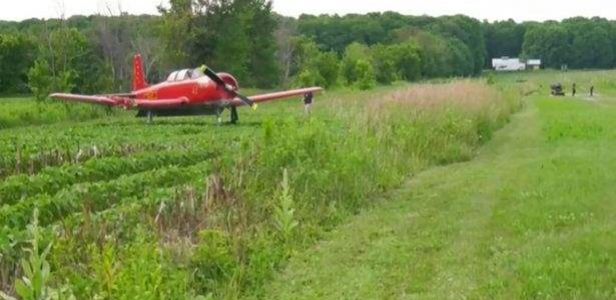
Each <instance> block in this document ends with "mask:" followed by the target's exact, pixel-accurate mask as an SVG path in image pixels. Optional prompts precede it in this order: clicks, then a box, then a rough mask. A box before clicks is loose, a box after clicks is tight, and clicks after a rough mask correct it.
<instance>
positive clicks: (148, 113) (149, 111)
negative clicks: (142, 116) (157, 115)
mask: <svg viewBox="0 0 616 300" xmlns="http://www.w3.org/2000/svg"><path fill="white" fill-rule="evenodd" d="M147 115H148V124H152V122H153V120H154V114H153V113H152V111H151V110H148V112H147Z"/></svg>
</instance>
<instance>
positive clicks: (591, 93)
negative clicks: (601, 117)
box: [590, 85, 595, 97]
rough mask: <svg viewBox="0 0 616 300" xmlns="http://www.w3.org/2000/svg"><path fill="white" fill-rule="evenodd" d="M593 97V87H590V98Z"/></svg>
mask: <svg viewBox="0 0 616 300" xmlns="http://www.w3.org/2000/svg"><path fill="white" fill-rule="evenodd" d="M594 95H595V86H594V85H593V86H591V87H590V96H591V97H593V96H594Z"/></svg>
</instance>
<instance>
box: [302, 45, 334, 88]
mask: <svg viewBox="0 0 616 300" xmlns="http://www.w3.org/2000/svg"><path fill="white" fill-rule="evenodd" d="M294 44H295V45H294V47H295V59H294V60H295V62H296V66H295V68H296V69H297V70H299V74H298V75H297V80H296V81H297V84H298V85H300V86H322V87H325V88H329V87H333V86H335V85H336V84H337V83H338V78H339V76H340V60H339V59H338V55H337V54H336V53H334V52H322V51H320V50H319V49H318V47H317V45H316V44H315V43H314V41H312V40H311V39H307V38H305V37H300V38H296V39H295V40H294Z"/></svg>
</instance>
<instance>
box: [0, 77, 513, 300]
mask: <svg viewBox="0 0 616 300" xmlns="http://www.w3.org/2000/svg"><path fill="white" fill-rule="evenodd" d="M377 98H378V100H377ZM319 101H322V104H320V105H319V106H317V111H315V112H314V115H313V116H312V117H311V118H306V117H304V116H303V114H302V112H301V111H299V110H298V109H297V103H279V104H277V105H273V106H271V107H267V108H265V109H264V111H262V112H261V114H259V116H258V118H259V119H261V118H265V121H264V122H263V123H262V124H258V123H257V124H256V125H252V123H250V120H251V119H252V118H256V117H251V116H246V117H247V121H246V123H242V124H245V125H244V126H239V127H224V126H223V127H216V128H214V127H212V125H208V123H203V122H200V121H198V120H197V119H193V118H187V119H178V120H168V121H161V123H159V124H157V125H156V126H147V125H144V124H142V123H139V122H138V121H129V120H127V119H122V118H118V119H111V120H109V121H107V122H103V123H93V124H90V123H82V124H81V126H80V127H79V128H80V129H78V130H74V129H67V128H66V127H63V126H60V125H50V126H42V127H41V128H40V130H38V131H36V130H35V131H30V132H29V134H28V135H24V134H23V130H24V129H23V128H16V129H10V130H4V131H2V133H0V139H2V143H3V145H4V144H5V143H7V144H11V145H16V144H17V145H18V144H22V142H23V141H25V140H28V141H29V142H30V143H33V144H34V145H36V144H37V143H38V142H40V143H41V144H44V141H46V140H47V139H48V138H52V139H54V137H48V136H47V135H48V134H50V133H52V134H55V135H59V136H64V135H66V134H67V133H69V132H70V135H68V136H66V137H64V139H65V140H66V143H67V145H80V144H81V146H79V147H75V146H72V147H70V149H73V150H71V151H70V153H75V151H76V152H79V151H77V150H76V149H79V148H85V149H88V147H92V146H91V145H88V144H86V143H84V142H83V141H86V140H87V141H90V143H96V141H97V140H98V139H100V140H101V141H106V143H108V144H111V145H113V144H116V145H117V144H122V143H126V142H128V141H129V140H130V141H131V142H132V143H133V144H134V145H135V146H134V151H132V152H125V154H124V155H123V157H121V158H119V159H115V158H113V157H108V156H113V155H112V154H111V153H106V152H99V153H98V154H97V155H93V156H90V157H89V158H85V159H83V160H82V159H74V156H73V155H68V156H67V157H72V158H73V159H71V160H69V161H64V162H61V161H55V160H54V161H52V163H49V164H48V165H47V167H45V168H43V169H39V168H33V169H32V170H30V171H29V172H28V173H27V175H26V174H19V173H17V174H14V175H11V173H7V175H8V177H7V178H5V179H4V180H3V181H2V182H1V184H0V191H1V192H2V195H5V196H6V197H7V198H6V200H5V199H4V198H3V202H2V203H3V207H2V209H1V211H2V214H3V217H2V218H0V228H1V231H2V234H1V235H0V236H2V238H1V239H0V249H1V251H2V257H1V258H0V282H1V284H2V289H3V290H5V292H6V293H8V294H14V293H15V291H14V289H13V286H14V281H15V279H16V278H20V277H22V275H21V274H22V271H21V267H20V266H19V264H18V262H19V261H20V260H21V258H23V257H24V255H25V254H24V252H23V251H22V249H23V248H24V247H28V245H29V242H28V241H29V240H30V238H29V235H28V231H27V230H26V226H27V224H28V220H30V217H31V213H32V211H33V210H34V209H35V208H37V207H38V208H40V212H41V214H40V216H39V217H38V218H37V220H38V222H39V225H40V226H41V233H42V237H41V238H40V239H38V240H40V243H39V245H38V247H39V248H40V249H43V248H46V247H48V245H52V246H51V248H50V249H51V250H50V253H49V255H48V256H46V257H45V261H47V262H48V263H49V266H50V273H49V274H50V275H49V280H48V281H47V286H48V287H49V288H50V289H52V290H57V291H62V293H64V294H65V295H72V296H75V297H76V298H77V299H82V298H97V297H98V298H102V299H118V298H125V297H129V298H135V297H136V298H149V299H170V298H175V299H186V298H193V297H197V296H203V297H206V298H208V297H211V298H222V297H228V298H236V297H239V296H241V295H242V294H244V293H245V292H246V291H251V292H252V293H256V294H259V293H260V291H262V286H263V284H264V283H265V282H267V281H268V280H269V278H271V276H272V274H273V272H274V271H275V270H277V269H278V268H279V267H280V266H281V264H282V263H284V262H285V261H286V260H287V258H288V257H290V256H291V255H292V254H293V253H295V252H296V251H298V250H299V249H302V248H304V247H306V246H308V245H311V244H313V243H314V242H315V241H316V240H317V239H319V238H320V237H322V235H323V233H324V232H326V231H328V230H329V229H331V228H333V227H334V226H336V225H338V224H339V223H340V222H341V221H342V220H345V219H346V218H347V217H348V216H349V215H353V214H355V213H356V212H358V211H359V210H360V209H362V208H364V207H366V206H370V205H373V204H374V202H373V200H374V199H376V197H377V196H379V195H382V194H383V193H384V192H386V191H389V190H391V189H392V188H394V187H396V186H398V185H399V184H400V183H401V182H402V181H403V180H404V178H406V177H407V176H408V175H409V174H412V173H414V172H417V171H419V170H422V169H424V168H426V167H428V166H431V165H437V164H447V163H451V162H456V161H462V160H467V159H469V158H471V157H472V155H473V151H474V149H475V148H476V147H477V146H478V145H480V144H481V143H483V142H484V141H486V140H487V139H488V138H489V137H490V134H491V132H492V131H494V130H495V129H497V128H499V127H500V126H502V125H503V124H504V123H505V122H507V120H508V117H509V115H510V114H511V113H512V112H513V111H515V110H516V109H517V108H518V106H519V102H518V94H517V93H513V92H512V91H503V90H495V89H494V88H493V87H490V86H488V85H486V84H484V83H482V82H481V81H454V82H451V83H448V84H444V85H429V84H425V85H419V86H396V87H395V88H377V89H376V90H375V91H370V92H363V93H361V94H358V93H357V92H333V93H330V94H328V95H327V96H326V98H324V99H321V100H319ZM320 103H321V102H320ZM281 115H282V116H285V117H280V116H281ZM264 116H265V117H264ZM204 127H205V128H204ZM119 130H121V132H122V134H118V132H119ZM212 130H214V132H211V131H212ZM136 137H139V138H138V139H136ZM148 139H150V141H151V143H152V144H155V145H156V147H153V146H147V145H148V143H147V142H145V141H147V140H148ZM140 141H142V142H141V146H139V145H140ZM182 141H183V142H182ZM52 146H53V145H47V146H46V147H52ZM99 147H100V149H104V148H105V147H103V146H99ZM161 148H167V150H166V151H168V152H167V153H168V154H165V153H164V152H163V153H159V152H160V151H161V150H160V149H161ZM13 149H15V148H13ZM46 149H47V148H41V149H40V150H39V151H41V152H37V150H36V149H35V148H33V149H31V150H29V151H31V153H32V154H33V155H30V156H29V157H43V155H44V154H45V153H47V152H49V151H48V150H46ZM6 151H7V153H9V156H10V155H11V153H12V152H11V150H10V148H8V149H7V150H6ZM13 151H14V150H13ZM141 152H144V154H139V153H141ZM174 153H177V154H174ZM13 155H14V152H13ZM74 173H79V174H82V176H74ZM23 180H28V181H31V182H32V185H31V186H28V189H27V190H24V191H18V190H15V189H14V186H15V185H19V184H20V182H23ZM3 197H4V196H3Z"/></svg>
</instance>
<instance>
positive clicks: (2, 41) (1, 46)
mask: <svg viewBox="0 0 616 300" xmlns="http://www.w3.org/2000/svg"><path fill="white" fill-rule="evenodd" d="M35 51H36V47H35V46H34V41H33V40H32V39H30V38H27V37H26V36H25V35H22V34H11V33H1V31H0V66H2V68H0V93H16V92H20V93H23V92H27V90H28V89H27V85H26V82H27V72H28V69H29V68H30V66H31V64H32V61H33V57H34V56H35V54H36V53H35Z"/></svg>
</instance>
